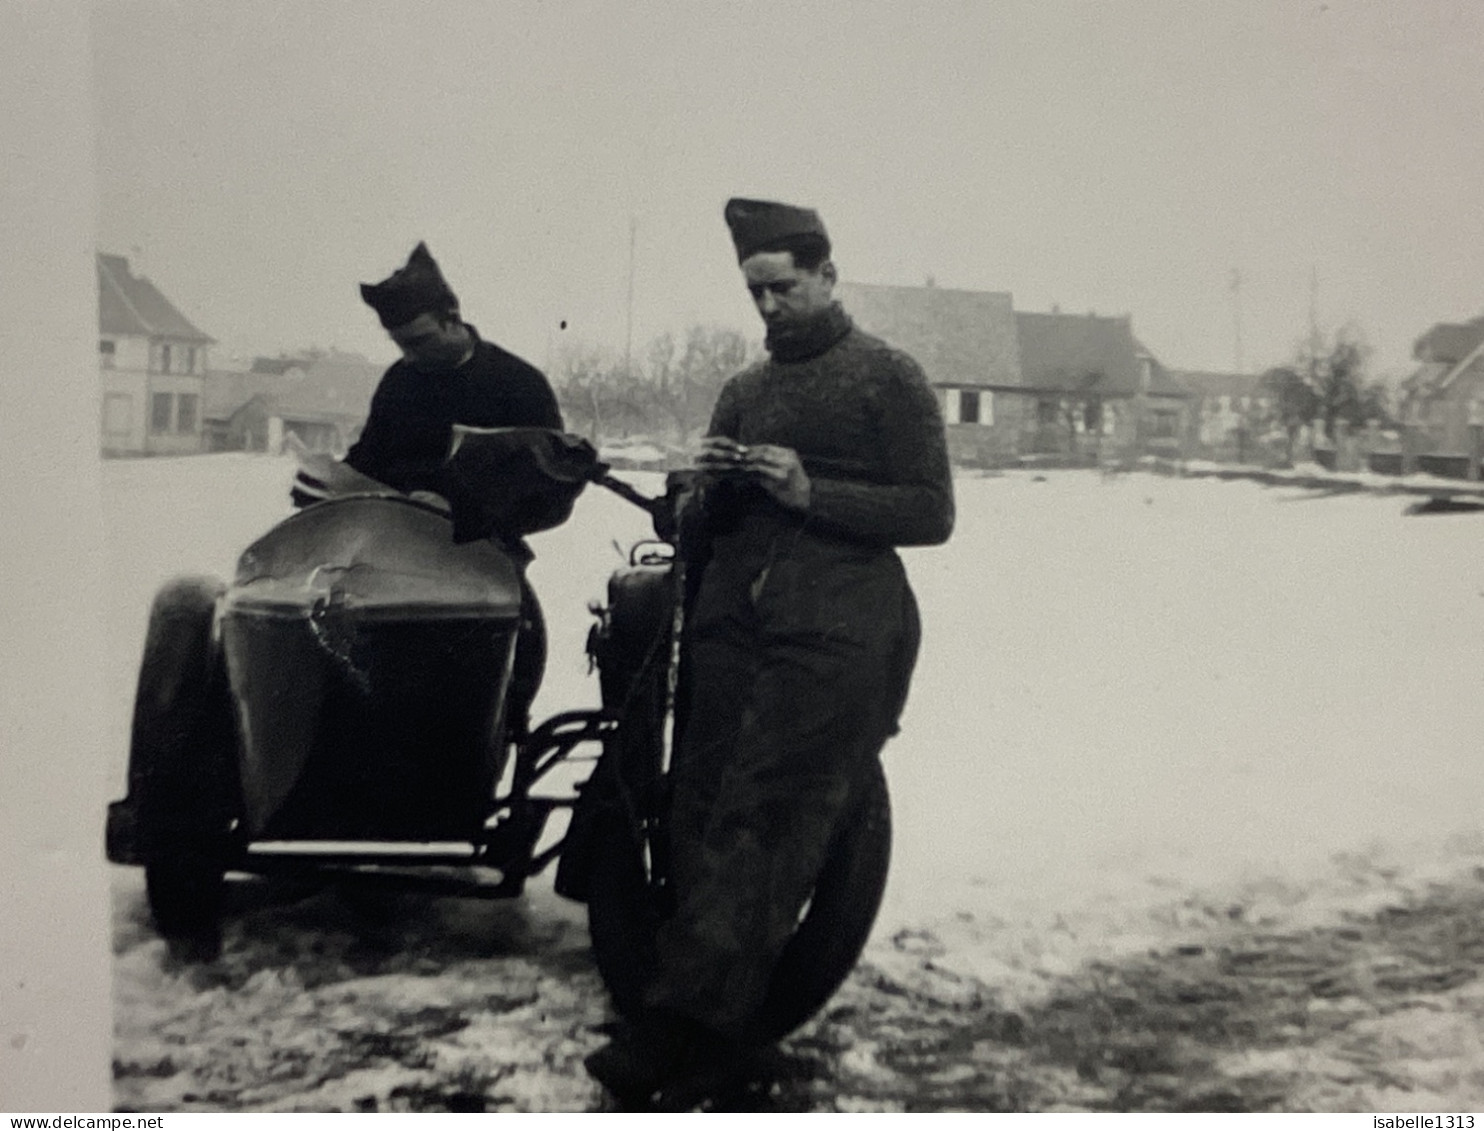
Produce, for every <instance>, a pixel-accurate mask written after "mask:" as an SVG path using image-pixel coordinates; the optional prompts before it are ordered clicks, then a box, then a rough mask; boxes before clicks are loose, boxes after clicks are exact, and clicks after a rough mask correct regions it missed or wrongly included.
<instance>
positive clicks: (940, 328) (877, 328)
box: [835, 282, 1021, 386]
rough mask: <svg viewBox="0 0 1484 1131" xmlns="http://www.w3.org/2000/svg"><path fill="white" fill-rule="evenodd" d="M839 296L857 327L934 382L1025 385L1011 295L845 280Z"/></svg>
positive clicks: (839, 285) (970, 384)
mask: <svg viewBox="0 0 1484 1131" xmlns="http://www.w3.org/2000/svg"><path fill="white" fill-rule="evenodd" d="M835 294H836V295H837V297H839V299H840V301H841V303H842V304H843V305H844V307H845V309H846V311H847V312H848V313H849V314H850V316H851V317H852V318H853V319H855V322H856V325H858V326H859V327H860V328H861V329H862V330H864V331H866V332H867V333H868V334H875V335H876V336H877V337H880V338H882V339H884V340H885V341H886V342H887V343H888V344H890V345H892V346H895V347H896V348H897V349H900V350H903V351H905V352H906V353H908V354H911V355H912V357H913V359H915V360H916V362H917V363H918V364H919V365H921V366H922V370H923V373H924V374H925V375H926V376H927V379H928V381H929V382H930V383H931V384H934V385H968V386H975V385H979V386H995V385H1019V384H1020V383H1021V375H1020V361H1019V347H1018V345H1017V342H1016V327H1015V313H1014V311H1013V310H1012V309H1011V305H1010V295H1009V294H1008V293H1005V292H1001V291H961V290H953V289H950V288H947V287H897V286H883V285H880V284H875V283H847V282H841V283H840V284H838V285H837V286H836V288H835Z"/></svg>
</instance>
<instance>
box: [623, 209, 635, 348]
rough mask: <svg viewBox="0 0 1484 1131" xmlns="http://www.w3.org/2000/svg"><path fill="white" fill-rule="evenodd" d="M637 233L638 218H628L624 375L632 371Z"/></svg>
mask: <svg viewBox="0 0 1484 1131" xmlns="http://www.w3.org/2000/svg"><path fill="white" fill-rule="evenodd" d="M638 231H639V218H638V217H637V216H630V217H629V301H628V319H629V326H628V333H627V335H626V336H625V338H624V347H623V367H624V372H625V373H631V372H632V371H633V358H634V238H635V235H636V234H637V232H638Z"/></svg>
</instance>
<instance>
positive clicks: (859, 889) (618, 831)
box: [588, 762, 891, 1045]
mask: <svg viewBox="0 0 1484 1131" xmlns="http://www.w3.org/2000/svg"><path fill="white" fill-rule="evenodd" d="M594 843H595V848H596V851H595V853H594V865H593V873H592V886H591V889H590V891H589V893H588V929H589V932H590V934H591V936H592V946H593V956H594V958H595V960H596V962H597V966H598V972H599V974H600V975H601V976H602V978H603V982H604V984H605V985H606V986H607V987H608V992H609V994H610V996H611V997H612V999H613V1004H614V1007H615V1008H616V1009H617V1010H618V1012H619V1013H621V1014H625V1015H629V1016H632V1015H633V1014H635V1013H636V1012H638V1011H639V1009H640V1008H641V1007H642V1005H643V993H644V988H645V986H646V985H647V984H648V982H649V979H650V978H651V977H652V975H653V971H654V968H655V961H656V960H655V945H654V939H655V932H656V930H657V928H658V926H659V923H660V921H661V911H660V908H659V905H658V900H657V898H656V894H655V889H654V888H652V887H651V885H650V881H649V873H648V869H647V866H646V864H645V860H644V855H643V853H642V851H641V849H640V846H639V844H638V841H637V839H636V837H635V835H634V834H633V833H632V832H631V831H630V829H629V827H628V825H627V823H626V822H624V821H623V820H622V819H620V818H618V817H617V816H616V815H615V816H614V817H613V818H610V819H609V820H608V822H607V824H606V825H605V826H604V828H603V830H602V832H601V834H600V835H595V837H594ZM890 863H891V804H890V799H889V797H888V794H887V789H886V777H885V775H884V773H883V772H882V769H881V765H880V763H879V762H877V763H876V764H875V766H874V768H873V770H872V772H871V776H870V778H869V779H868V780H867V782H866V783H865V790H864V792H863V794H862V796H861V799H860V802H859V808H858V809H857V811H856V815H855V816H854V818H853V819H852V820H851V821H850V822H849V823H848V824H847V825H846V826H845V827H844V828H843V829H842V830H841V833H840V835H839V836H838V837H837V839H836V842H835V844H834V846H833V847H832V848H831V851H830V856H829V859H828V860H827V861H826V863H825V867H824V870H823V871H822V872H821V873H820V877H819V880H818V882H817V884H816V886H815V889H814V894H813V896H812V897H811V898H810V901H809V904H808V906H807V907H806V908H805V910H804V913H803V915H802V917H801V918H800V920H799V926H798V930H797V931H796V932H795V933H794V936H793V938H791V939H790V940H789V942H788V945H787V946H786V947H785V948H784V951H783V955H782V956H781V957H780V958H779V960H778V966H777V968H776V969H775V970H774V972H773V979H772V982H771V983H770V985H769V988H768V996H767V999H766V1001H765V1002H764V1004H763V1007H762V1009H761V1011H760V1012H759V1014H758V1017H757V1018H756V1020H755V1022H754V1023H753V1025H752V1027H751V1031H750V1032H749V1034H748V1041H749V1043H753V1044H758V1045H763V1044H769V1043H771V1042H773V1041H777V1040H779V1039H780V1038H782V1037H784V1036H786V1035H787V1034H789V1033H791V1032H793V1030H795V1029H797V1028H798V1027H799V1026H800V1025H802V1024H804V1022H806V1021H808V1020H809V1018H811V1017H812V1016H814V1014H815V1013H817V1012H818V1011H819V1010H820V1009H821V1008H822V1007H823V1006H824V1004H825V1002H827V1001H828V1000H829V999H830V997H831V996H832V995H833V994H834V992H835V991H836V990H837V989H839V988H840V985H841V983H842V982H844V981H845V979H846V977H848V976H849V974H850V971H851V970H853V969H854V968H855V964H856V961H857V960H858V959H859V958H860V954H861V951H862V950H863V949H865V945H866V941H867V939H868V938H869V937H870V934H871V927H872V926H873V925H874V923H875V921H876V913H877V911H878V910H880V907H881V898H882V895H883V894H884V893H885V891H886V876H887V871H888V869H889V866H890Z"/></svg>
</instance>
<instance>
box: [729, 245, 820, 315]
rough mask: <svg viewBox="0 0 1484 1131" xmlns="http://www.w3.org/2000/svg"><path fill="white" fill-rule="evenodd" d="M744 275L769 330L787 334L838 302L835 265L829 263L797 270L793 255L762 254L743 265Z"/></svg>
mask: <svg viewBox="0 0 1484 1131" xmlns="http://www.w3.org/2000/svg"><path fill="white" fill-rule="evenodd" d="M742 274H743V276H744V277H745V278H746V280H747V290H748V292H749V293H750V294H751V295H752V301H753V303H754V305H756V306H757V312H758V313H759V314H761V315H762V316H763V322H764V323H765V324H766V325H767V327H768V329H769V330H781V331H784V332H787V331H788V330H790V329H792V328H794V327H796V326H798V325H800V324H801V323H804V322H807V321H809V320H810V319H811V318H813V317H814V316H815V315H818V314H819V313H820V312H821V311H823V310H825V309H827V308H828V307H829V305H830V303H831V302H833V301H834V297H833V296H834V287H835V265H834V264H833V263H831V262H830V261H829V260H828V259H826V260H825V261H824V262H823V263H821V264H820V265H819V266H818V267H816V268H815V269H814V270H812V271H811V270H808V269H807V268H803V267H799V266H797V265H796V264H795V263H794V256H793V252H791V251H761V252H758V254H756V255H753V256H749V257H748V258H747V259H745V260H743V261H742Z"/></svg>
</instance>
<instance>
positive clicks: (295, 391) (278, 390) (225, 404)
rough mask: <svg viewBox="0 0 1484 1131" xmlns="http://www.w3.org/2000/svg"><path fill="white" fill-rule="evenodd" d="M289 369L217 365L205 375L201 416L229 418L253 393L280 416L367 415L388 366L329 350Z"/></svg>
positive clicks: (303, 417)
mask: <svg viewBox="0 0 1484 1131" xmlns="http://www.w3.org/2000/svg"><path fill="white" fill-rule="evenodd" d="M300 361H301V363H302V364H305V365H306V366H307V368H304V369H303V370H302V371H299V370H297V368H295V369H294V370H291V371H286V372H284V373H262V372H251V371H249V372H241V371H230V370H215V371H213V372H211V373H208V374H207V375H206V382H205V388H204V390H203V394H202V396H203V400H202V408H201V415H202V416H203V418H205V419H207V420H226V419H228V418H230V417H231V416H232V414H233V413H235V412H237V411H238V410H239V409H241V408H242V407H243V406H244V405H246V404H247V403H248V402H249V401H251V400H253V399H254V398H260V399H261V400H262V401H263V403H264V405H265V406H266V407H267V408H268V409H269V411H270V412H272V413H273V414H274V415H276V416H282V417H287V418H292V419H298V420H308V419H320V420H330V419H353V420H361V419H364V418H365V416H366V413H367V412H368V410H369V409H370V407H371V394H372V393H374V392H375V391H376V385H377V382H378V381H380V380H381V375H382V373H383V372H384V371H385V366H382V365H378V364H376V363H375V362H373V361H370V360H368V359H366V358H364V357H362V356H361V355H360V354H356V353H338V352H334V351H332V352H330V353H328V354H325V355H324V356H322V357H317V358H314V359H313V360H308V361H306V360H305V359H300Z"/></svg>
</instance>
